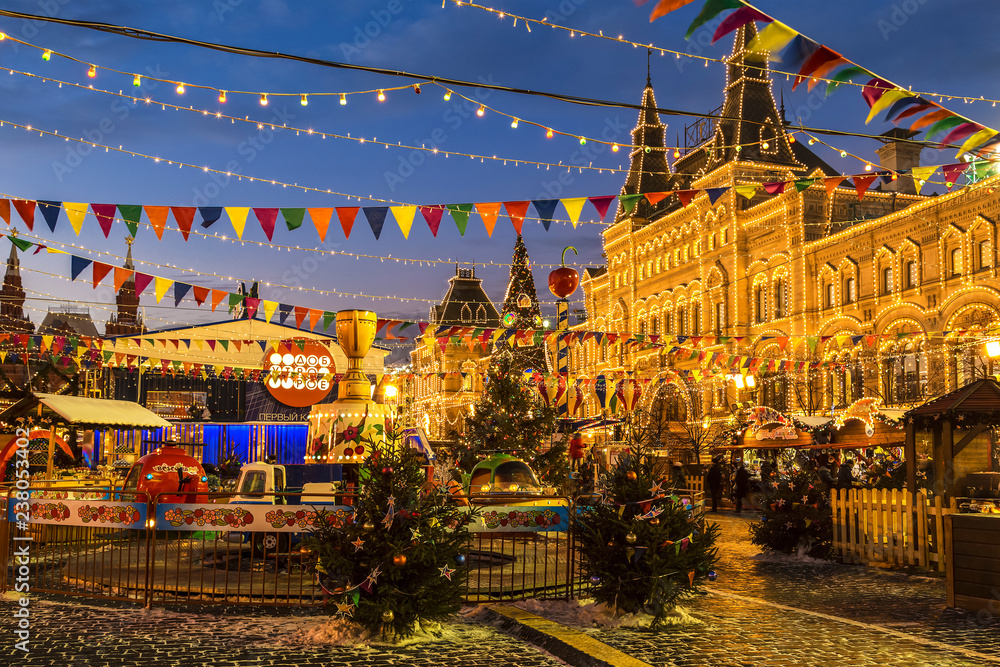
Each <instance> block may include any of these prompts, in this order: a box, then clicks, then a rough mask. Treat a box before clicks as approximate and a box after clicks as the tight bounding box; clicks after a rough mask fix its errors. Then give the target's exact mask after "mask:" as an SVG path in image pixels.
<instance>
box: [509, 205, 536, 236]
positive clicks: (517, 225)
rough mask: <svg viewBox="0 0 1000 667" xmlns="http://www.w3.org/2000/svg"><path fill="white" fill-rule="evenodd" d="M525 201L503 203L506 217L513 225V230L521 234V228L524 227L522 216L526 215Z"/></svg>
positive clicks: (526, 206)
mask: <svg viewBox="0 0 1000 667" xmlns="http://www.w3.org/2000/svg"><path fill="white" fill-rule="evenodd" d="M530 203H531V202H526V201H505V202H504V203H503V207H504V208H505V209H506V210H507V217H509V218H510V221H511V222H512V223H513V224H514V230H515V231H516V232H517V233H518V235H520V234H521V226H522V225H524V216H526V215H527V214H528V204H530Z"/></svg>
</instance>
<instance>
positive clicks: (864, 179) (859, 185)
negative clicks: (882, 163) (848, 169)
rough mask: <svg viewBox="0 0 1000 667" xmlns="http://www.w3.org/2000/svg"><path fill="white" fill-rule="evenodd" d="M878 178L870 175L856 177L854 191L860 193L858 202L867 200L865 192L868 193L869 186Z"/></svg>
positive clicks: (876, 175)
mask: <svg viewBox="0 0 1000 667" xmlns="http://www.w3.org/2000/svg"><path fill="white" fill-rule="evenodd" d="M876 178H878V174H869V175H867V176H855V177H854V189H855V190H857V191H858V201H861V200H862V199H864V198H865V192H867V191H868V186H870V185H871V184H872V181H874V180H875V179H876Z"/></svg>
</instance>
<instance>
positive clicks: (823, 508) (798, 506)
mask: <svg viewBox="0 0 1000 667" xmlns="http://www.w3.org/2000/svg"><path fill="white" fill-rule="evenodd" d="M813 481H814V480H813V476H812V474H810V473H809V472H807V471H805V470H800V469H795V470H792V471H790V472H789V475H788V479H785V480H782V481H781V482H779V483H778V485H777V486H776V487H775V488H774V490H773V491H770V492H767V493H765V495H764V499H765V500H764V514H763V516H762V517H761V520H760V521H757V522H754V523H752V524H750V541H751V542H753V543H754V544H756V545H757V546H759V547H761V548H762V549H765V550H768V551H781V552H784V553H788V554H795V553H801V554H803V555H807V556H812V557H814V558H827V557H829V556H830V553H831V550H832V544H833V515H832V513H831V511H830V503H829V500H828V497H827V494H828V492H827V491H825V490H823V489H822V488H821V487H820V486H818V485H816V484H814V483H813Z"/></svg>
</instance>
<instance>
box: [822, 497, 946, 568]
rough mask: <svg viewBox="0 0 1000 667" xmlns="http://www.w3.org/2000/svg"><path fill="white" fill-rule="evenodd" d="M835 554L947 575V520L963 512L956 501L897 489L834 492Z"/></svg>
mask: <svg viewBox="0 0 1000 667" xmlns="http://www.w3.org/2000/svg"><path fill="white" fill-rule="evenodd" d="M830 502H831V508H832V510H833V549H834V553H835V554H837V555H839V556H840V557H841V559H843V561H844V562H848V563H860V564H866V565H867V564H871V563H883V564H885V565H888V566H892V567H905V566H909V565H916V566H918V567H924V568H928V569H933V570H937V571H938V572H944V571H945V568H946V566H947V559H946V555H945V542H944V517H945V516H946V515H948V514H953V513H956V512H958V508H957V506H956V503H955V501H954V499H953V500H952V501H951V503H950V505H949V506H947V507H946V506H944V503H943V502H942V499H941V497H940V496H934V497H930V498H929V497H928V496H927V494H926V493H925V492H923V491H919V492H917V494H916V497H913V496H912V495H911V494H910V492H909V491H897V490H895V489H893V490H888V489H850V490H848V489H838V490H833V491H831V492H830Z"/></svg>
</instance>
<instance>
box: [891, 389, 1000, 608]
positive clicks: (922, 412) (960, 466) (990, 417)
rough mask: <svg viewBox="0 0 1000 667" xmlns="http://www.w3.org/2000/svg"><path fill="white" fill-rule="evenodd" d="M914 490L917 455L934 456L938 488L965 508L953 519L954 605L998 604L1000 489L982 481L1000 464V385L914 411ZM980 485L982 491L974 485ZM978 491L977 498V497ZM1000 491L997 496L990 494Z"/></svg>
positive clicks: (947, 535)
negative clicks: (999, 432) (998, 438)
mask: <svg viewBox="0 0 1000 667" xmlns="http://www.w3.org/2000/svg"><path fill="white" fill-rule="evenodd" d="M905 419H906V444H905V449H906V454H905V457H906V466H907V470H906V472H907V476H906V485H907V489H908V490H909V491H911V492H913V491H915V489H916V474H917V455H918V453H924V454H929V455H930V457H931V462H932V466H933V468H932V472H933V483H932V490H933V492H934V493H936V494H939V495H943V496H944V497H945V498H946V499H948V500H951V499H955V500H956V501H957V504H958V507H959V508H960V510H961V512H960V513H959V514H950V515H948V516H946V517H945V523H944V545H945V554H946V559H947V579H948V606H949V607H960V608H962V609H967V610H970V611H979V610H980V609H988V608H990V606H991V605H992V606H993V607H995V606H996V605H997V604H998V602H997V600H996V599H995V598H994V593H995V592H996V591H997V590H1000V492H991V490H990V488H989V487H987V488H986V490H985V493H984V490H983V488H982V487H980V486H976V484H979V482H977V481H975V480H977V479H981V478H983V477H987V478H988V477H989V476H988V475H986V474H985V473H995V472H997V470H998V468H1000V461H998V454H997V450H996V442H995V436H994V430H995V429H996V428H998V427H1000V383H998V382H997V381H996V380H994V379H993V378H986V379H983V380H977V381H976V382H973V383H971V384H968V385H966V386H964V387H962V388H961V389H958V390H956V391H953V392H951V393H949V394H945V395H944V396H941V397H940V398H936V399H934V400H932V401H928V402H927V403H924V404H923V405H921V406H919V407H917V408H914V409H913V410H910V411H909V412H907V413H906V417H905ZM973 489H974V491H973ZM973 492H974V493H975V495H976V496H977V497H975V498H973V497H971V496H972V495H973ZM990 495H996V496H997V497H995V498H990V497H984V496H990Z"/></svg>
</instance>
